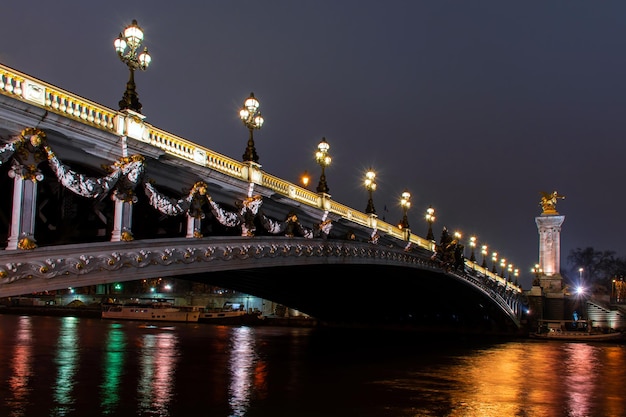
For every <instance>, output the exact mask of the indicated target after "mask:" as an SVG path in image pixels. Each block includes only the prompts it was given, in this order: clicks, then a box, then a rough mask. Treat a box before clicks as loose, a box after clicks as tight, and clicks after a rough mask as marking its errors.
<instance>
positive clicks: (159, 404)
mask: <svg viewBox="0 0 626 417" xmlns="http://www.w3.org/2000/svg"><path fill="white" fill-rule="evenodd" d="M177 343H178V340H177V334H176V333H175V332H173V331H164V332H154V333H147V334H145V335H143V337H142V338H141V345H140V348H139V355H140V363H141V373H140V377H139V385H138V387H137V389H138V392H139V407H138V408H139V412H140V413H146V412H156V413H157V415H159V416H163V417H165V416H169V415H170V413H169V409H168V406H169V403H170V401H171V400H172V398H173V396H174V393H173V392H172V389H173V387H175V383H176V380H175V378H176V372H175V371H176V363H177V361H178V355H179V352H178V347H177Z"/></svg>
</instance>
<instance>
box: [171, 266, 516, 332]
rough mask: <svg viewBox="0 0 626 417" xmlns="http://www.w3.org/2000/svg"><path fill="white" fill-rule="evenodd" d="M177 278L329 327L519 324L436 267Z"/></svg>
mask: <svg viewBox="0 0 626 417" xmlns="http://www.w3.org/2000/svg"><path fill="white" fill-rule="evenodd" d="M178 277H179V278H184V279H188V280H192V281H197V282H203V283H206V284H210V285H215V286H219V287H223V288H229V289H233V290H237V291H241V292H244V293H247V294H251V295H255V296H258V297H261V298H265V299H269V300H272V301H274V302H276V303H279V304H284V305H287V306H289V307H291V308H294V309H297V310H299V311H301V312H303V313H306V314H309V315H311V316H313V317H315V318H316V319H318V320H320V322H321V323H323V324H325V325H330V326H343V325H345V326H351V327H354V326H367V327H385V328H397V329H407V330H422V331H427V332H446V333H449V332H456V333H481V334H512V333H516V332H518V331H519V328H518V327H517V326H516V325H515V324H514V323H513V322H512V321H511V319H510V317H509V316H507V315H506V314H505V313H504V312H503V311H502V310H501V309H500V308H498V307H497V305H495V304H494V303H493V301H492V300H490V299H488V296H486V295H485V294H484V293H482V292H480V291H478V290H476V289H471V288H470V286H469V285H468V284H466V283H464V282H462V281H459V280H457V279H454V278H453V277H451V276H449V275H446V274H445V273H441V272H435V271H426V270H415V269H411V268H403V267H393V266H388V265H387V266H380V265H342V264H334V265H308V266H306V268H303V267H295V266H294V267H290V266H281V267H270V268H259V269H247V270H231V271H212V272H207V273H198V274H193V275H187V276H184V275H183V276H181V275H179V276H178ZM373 294H375V295H374V296H373Z"/></svg>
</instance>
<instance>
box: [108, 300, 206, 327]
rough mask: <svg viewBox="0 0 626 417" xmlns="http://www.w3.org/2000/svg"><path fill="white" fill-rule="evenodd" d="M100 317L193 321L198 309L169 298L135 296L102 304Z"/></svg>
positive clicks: (198, 311) (197, 315) (195, 319)
mask: <svg viewBox="0 0 626 417" xmlns="http://www.w3.org/2000/svg"><path fill="white" fill-rule="evenodd" d="M102 318H103V319H113V320H140V321H165V322H184V323H195V322H197V321H198V319H199V318H200V309H199V308H198V307H195V306H176V305H174V303H173V301H172V300H170V299H162V298H154V299H153V298H150V299H139V298H136V299H133V300H131V301H130V302H128V303H118V302H113V303H104V304H102Z"/></svg>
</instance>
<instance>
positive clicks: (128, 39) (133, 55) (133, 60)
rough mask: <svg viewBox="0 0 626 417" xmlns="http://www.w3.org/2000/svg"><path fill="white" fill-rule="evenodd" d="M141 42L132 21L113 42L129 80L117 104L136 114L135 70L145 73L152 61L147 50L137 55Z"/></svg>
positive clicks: (141, 37)
mask: <svg viewBox="0 0 626 417" xmlns="http://www.w3.org/2000/svg"><path fill="white" fill-rule="evenodd" d="M142 41H143V30H141V28H140V27H139V25H138V24H137V21H136V20H134V19H133V22H132V23H131V24H130V26H127V27H126V29H124V33H123V34H122V33H120V34H119V36H118V37H117V39H115V41H114V42H113V45H114V46H115V50H116V51H117V55H118V56H119V58H120V59H121V60H122V62H123V63H125V64H126V65H127V66H128V69H129V70H130V78H129V79H128V82H127V83H126V91H125V92H124V96H123V97H122V100H120V102H119V106H120V110H133V111H135V112H137V113H141V103H140V102H139V96H138V95H137V91H136V90H135V70H137V69H140V70H142V71H145V70H146V69H147V68H148V66H149V65H150V61H152V57H150V54H148V48H144V50H143V52H142V53H140V54H139V55H138V54H137V50H138V49H139V47H140V46H141V42H142Z"/></svg>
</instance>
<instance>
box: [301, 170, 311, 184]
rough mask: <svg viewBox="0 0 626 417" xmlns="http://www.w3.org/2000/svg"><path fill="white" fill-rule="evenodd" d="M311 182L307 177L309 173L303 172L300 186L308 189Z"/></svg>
mask: <svg viewBox="0 0 626 417" xmlns="http://www.w3.org/2000/svg"><path fill="white" fill-rule="evenodd" d="M310 181H311V177H310V176H309V171H306V170H305V171H304V172H303V173H302V176H301V177H300V182H301V183H302V186H303V187H304V188H308V187H309V182H310Z"/></svg>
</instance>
